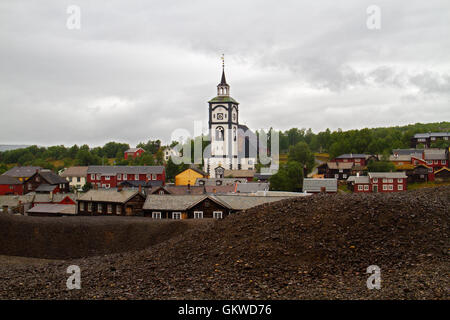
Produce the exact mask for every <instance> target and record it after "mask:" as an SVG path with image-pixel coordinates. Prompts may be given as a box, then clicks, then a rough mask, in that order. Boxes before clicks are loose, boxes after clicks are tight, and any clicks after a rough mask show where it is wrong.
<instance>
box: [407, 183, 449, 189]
mask: <svg viewBox="0 0 450 320" xmlns="http://www.w3.org/2000/svg"><path fill="white" fill-rule="evenodd" d="M448 185H450V181H443V182H436V181H428V182H414V183H408V187H407V189H408V190H416V189H422V188H436V187H440V186H448Z"/></svg>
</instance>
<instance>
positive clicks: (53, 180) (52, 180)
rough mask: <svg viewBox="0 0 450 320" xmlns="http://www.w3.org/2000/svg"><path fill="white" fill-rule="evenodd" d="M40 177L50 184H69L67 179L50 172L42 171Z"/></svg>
mask: <svg viewBox="0 0 450 320" xmlns="http://www.w3.org/2000/svg"><path fill="white" fill-rule="evenodd" d="M39 174H40V176H41V177H42V178H43V179H44V180H45V181H47V182H48V183H49V184H65V183H68V181H67V180H66V179H64V178H63V177H60V176H58V175H57V174H56V173H54V172H53V171H50V170H44V169H42V170H41V171H39Z"/></svg>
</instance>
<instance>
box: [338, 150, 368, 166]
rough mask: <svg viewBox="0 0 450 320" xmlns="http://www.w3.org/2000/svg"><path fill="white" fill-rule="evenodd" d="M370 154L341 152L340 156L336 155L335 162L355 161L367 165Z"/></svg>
mask: <svg viewBox="0 0 450 320" xmlns="http://www.w3.org/2000/svg"><path fill="white" fill-rule="evenodd" d="M368 158H369V155H367V154H359V153H347V154H341V155H340V156H339V157H336V158H335V159H334V160H333V161H334V162H353V163H354V164H355V165H360V166H365V165H367V159H368Z"/></svg>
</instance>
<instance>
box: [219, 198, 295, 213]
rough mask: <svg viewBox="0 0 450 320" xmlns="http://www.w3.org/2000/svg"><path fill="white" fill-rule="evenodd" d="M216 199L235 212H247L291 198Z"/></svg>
mask: <svg viewBox="0 0 450 320" xmlns="http://www.w3.org/2000/svg"><path fill="white" fill-rule="evenodd" d="M216 198H218V199H219V200H220V201H222V202H223V203H226V204H227V205H228V207H230V208H231V209H233V210H247V209H250V208H253V207H255V206H259V205H261V204H264V203H270V202H274V201H280V200H283V199H287V198H290V197H271V196H240V195H223V196H216Z"/></svg>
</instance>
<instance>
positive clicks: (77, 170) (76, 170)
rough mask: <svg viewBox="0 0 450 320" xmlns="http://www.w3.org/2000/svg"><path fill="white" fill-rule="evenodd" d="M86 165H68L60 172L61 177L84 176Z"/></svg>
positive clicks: (86, 170)
mask: <svg viewBox="0 0 450 320" xmlns="http://www.w3.org/2000/svg"><path fill="white" fill-rule="evenodd" d="M87 172H88V167H69V168H67V169H66V170H64V172H63V173H61V174H60V176H61V177H63V178H67V177H86V176H87Z"/></svg>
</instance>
